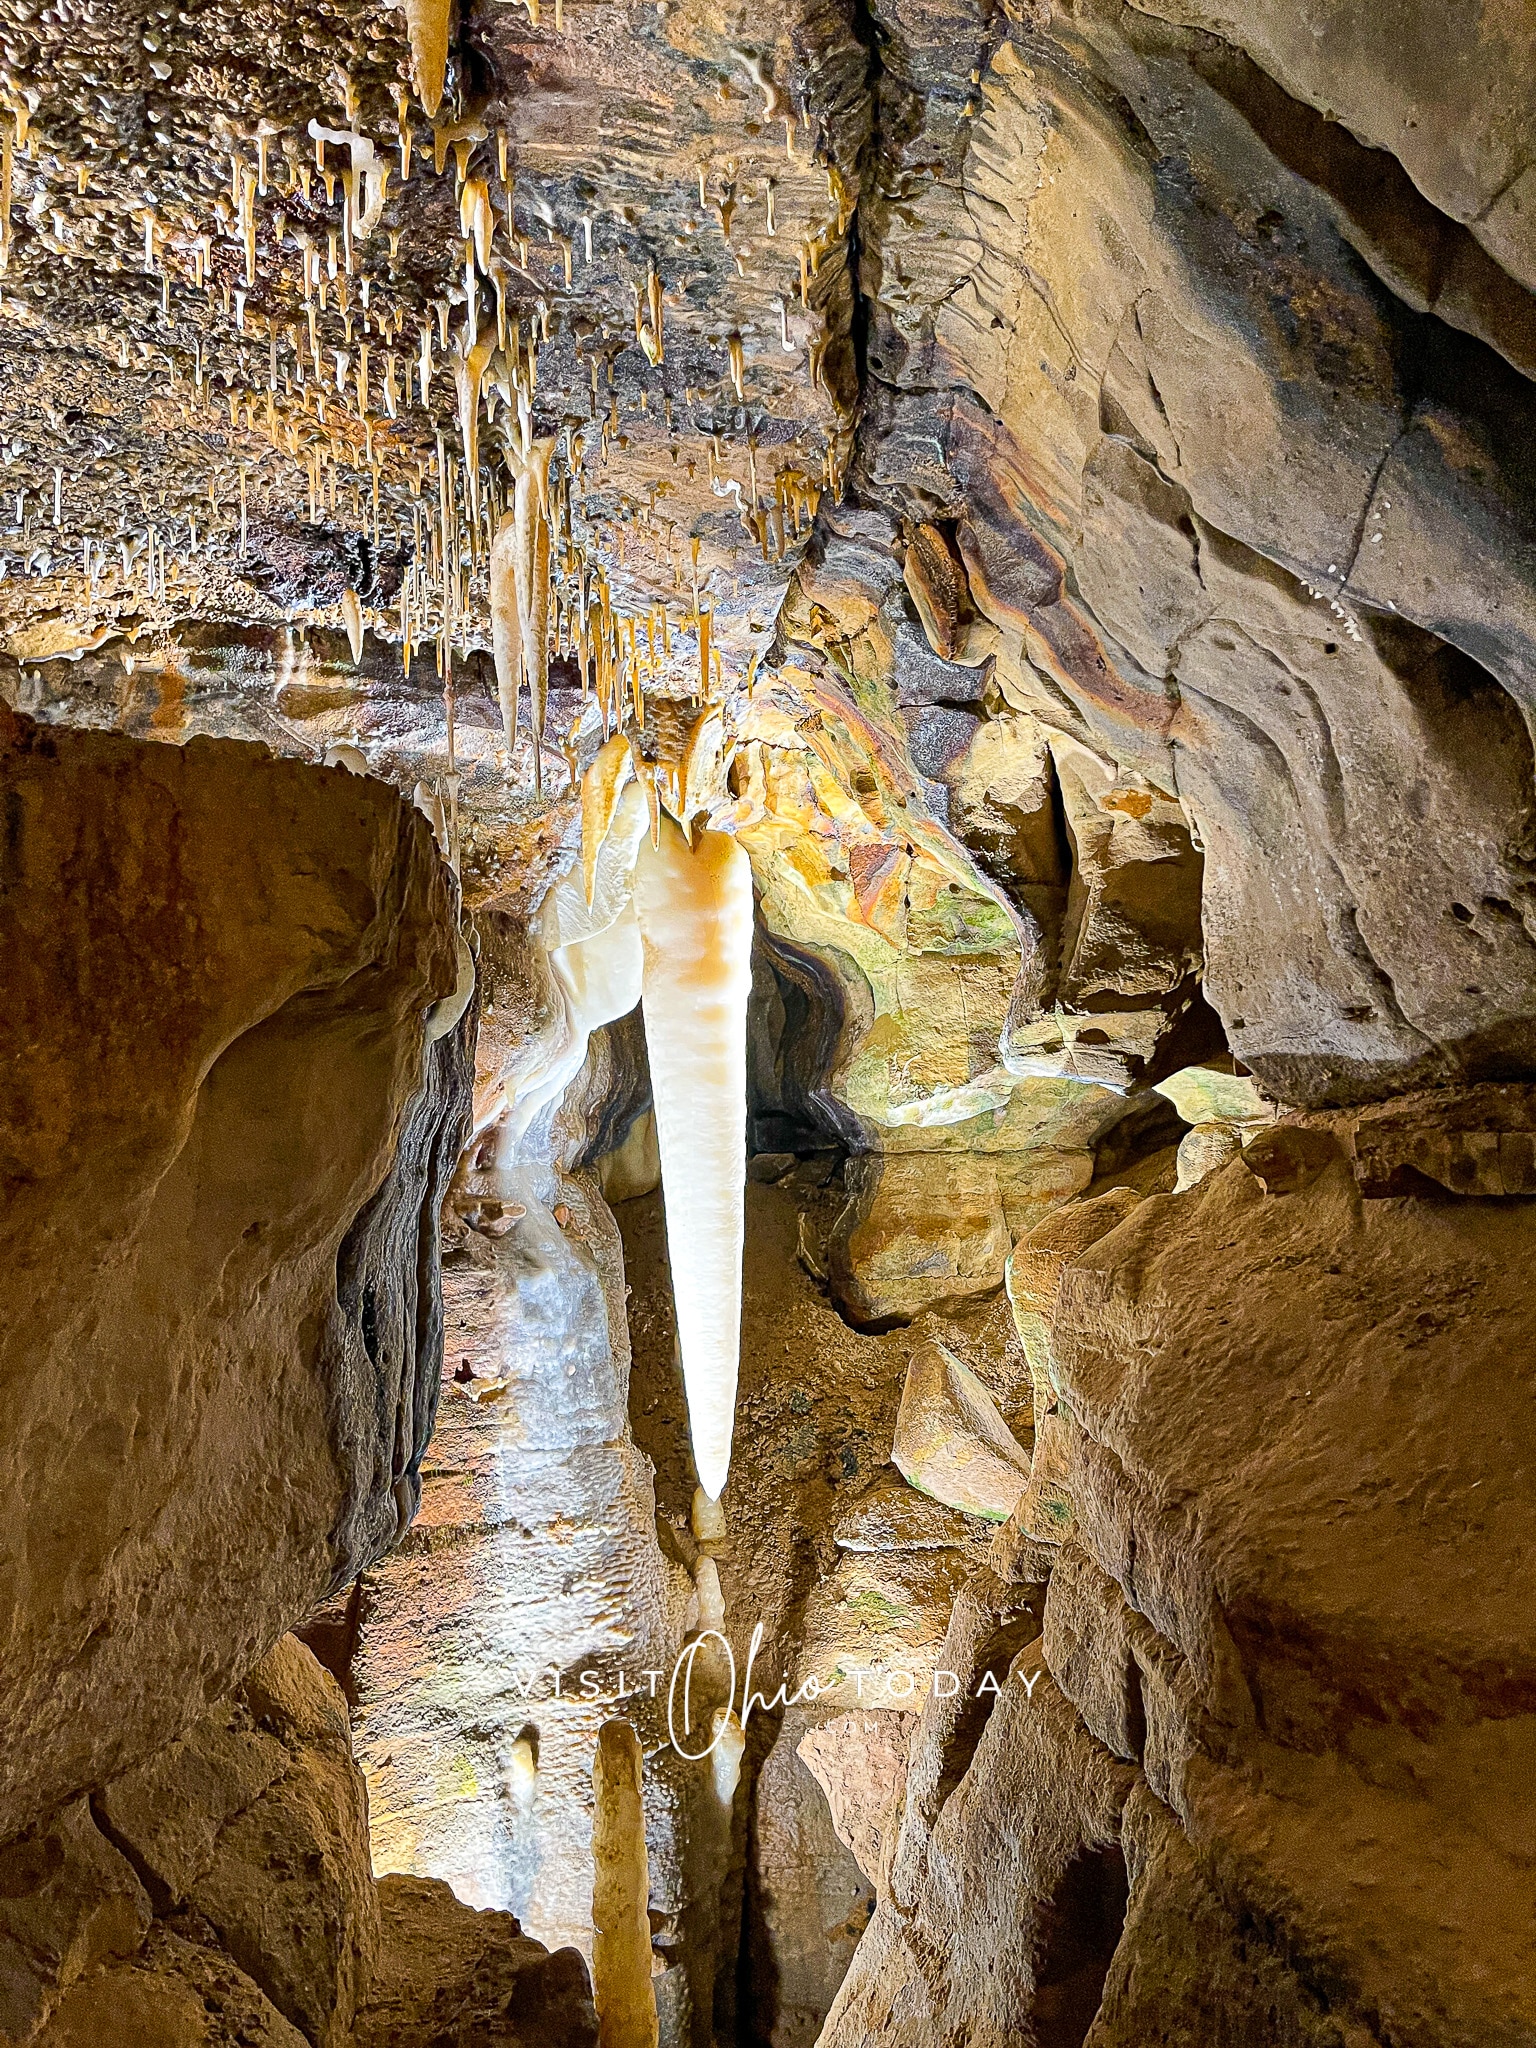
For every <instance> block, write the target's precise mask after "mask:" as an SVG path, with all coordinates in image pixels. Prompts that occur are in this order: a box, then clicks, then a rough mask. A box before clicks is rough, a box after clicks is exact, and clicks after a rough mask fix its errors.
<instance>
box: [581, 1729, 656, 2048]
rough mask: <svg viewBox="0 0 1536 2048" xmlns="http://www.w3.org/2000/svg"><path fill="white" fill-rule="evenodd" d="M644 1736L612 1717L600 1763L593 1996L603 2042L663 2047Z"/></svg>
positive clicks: (603, 2046) (596, 1764)
mask: <svg viewBox="0 0 1536 2048" xmlns="http://www.w3.org/2000/svg"><path fill="white" fill-rule="evenodd" d="M640 1766H641V1758H640V1740H639V1737H638V1736H637V1735H636V1734H635V1731H634V1729H633V1728H632V1727H631V1726H630V1724H629V1722H628V1721H605V1722H604V1723H603V1726H602V1727H601V1729H600V1730H599V1731H598V1737H597V1755H596V1756H595V1758H594V1759H593V1763H592V1794H593V1813H592V1862H593V1880H592V1927H593V1937H592V1996H593V2001H594V2003H595V2004H596V2006H597V2038H598V2048H656V2043H657V2040H658V2038H659V2034H660V2029H659V2026H658V2023H657V2018H656V1994H655V1991H654V1990H653V1989H652V1987H651V1921H650V1864H649V1860H648V1858H647V1855H646V1848H645V1807H644V1805H643V1803H642V1801H641V1796H640V1789H641V1778H640Z"/></svg>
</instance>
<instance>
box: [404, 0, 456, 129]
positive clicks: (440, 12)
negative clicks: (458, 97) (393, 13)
mask: <svg viewBox="0 0 1536 2048" xmlns="http://www.w3.org/2000/svg"><path fill="white" fill-rule="evenodd" d="M452 12H453V0H405V27H406V34H407V36H408V37H409V39H410V45H411V72H412V77H413V81H414V83H415V86H416V97H417V98H418V99H419V100H420V101H421V104H422V109H423V111H424V112H425V114H426V117H427V119H428V120H429V121H433V120H435V119H436V118H437V110H438V108H439V107H440V106H441V105H442V101H443V82H444V79H445V78H446V76H447V71H448V20H449V16H450V15H451V14H452Z"/></svg>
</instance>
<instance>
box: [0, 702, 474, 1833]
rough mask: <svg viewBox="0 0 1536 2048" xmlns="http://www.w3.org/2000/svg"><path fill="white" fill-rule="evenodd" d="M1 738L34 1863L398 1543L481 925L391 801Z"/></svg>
mask: <svg viewBox="0 0 1536 2048" xmlns="http://www.w3.org/2000/svg"><path fill="white" fill-rule="evenodd" d="M3 717H4V721H5V722H4V725H3V729H0V783H3V794H4V802H5V804H6V806H7V807H8V808H7V814H8V815H9V816H10V817H11V818H12V820H13V829H12V834H11V840H10V848H11V850H10V853H9V855H8V862H9V865H8V870H7V888H6V891H5V895H4V903H3V909H0V944H3V947H4V952H5V955H6V957H7V959H8V960H9V962H10V963H11V965H10V972H9V999H8V1001H7V1004H6V1006H5V1014H4V1026H3V1028H4V1031H5V1033H6V1052H5V1057H4V1059H3V1061H0V1069H3V1073H4V1076H5V1080H4V1083H3V1091H4V1101H3V1104H0V1122H3V1124H4V1127H5V1131H6V1141H5V1150H4V1159H3V1171H4V1175H5V1194H6V1220H7V1241H8V1245H9V1247H10V1256H11V1265H10V1275H11V1278H10V1286H11V1302H10V1307H11V1313H10V1314H9V1315H8V1317H7V1323H6V1332H5V1336H4V1338H3V1339H0V1390H3V1393H4V1398H5V1401H6V1404H7V1410H8V1414H9V1418H10V1423H9V1427H8V1429H7V1432H6V1440H5V1449H4V1452H3V1453H0V1463H3V1466H4V1473H5V1480H6V1491H7V1498H8V1500H9V1501H10V1509H9V1512H8V1514H7V1517H6V1525H5V1535H4V1538H3V1539H0V1540H3V1545H4V1550H5V1558H6V1563H5V1568H4V1570H3V1572H0V1579H3V1582H4V1585H5V1587H6V1591H5V1594H4V1596H3V1627H0V1644H3V1647H0V1718H3V1719H4V1721H5V1724H6V1725H7V1726H8V1727H17V1728H25V1729H26V1731H27V1740H26V1741H25V1742H24V1743H23V1742H15V1743H11V1744H9V1745H8V1746H7V1748H6V1751H5V1754H4V1756H3V1757H0V1835H8V1834H11V1833H13V1832H15V1831H16V1829H18V1828H19V1827H21V1826H23V1825H25V1824H26V1823H27V1822H28V1821H29V1820H31V1819H33V1818H34V1817H36V1816H38V1815H40V1814H42V1813H44V1812H46V1811H48V1810H50V1809H51V1808H53V1807H54V1806H56V1805H57V1804H58V1802H59V1801H60V1800H61V1799H62V1798H64V1797H66V1796H67V1795H69V1794H70V1793H72V1792H73V1791H74V1790H75V1789H77V1788H79V1787H81V1786H83V1785H85V1784H89V1783H101V1782H102V1781H103V1780H105V1779H107V1778H109V1777H111V1776H112V1775H114V1774H115V1773H116V1772H117V1771H118V1770H120V1769H121V1768H122V1767H123V1766H124V1765H125V1764H127V1763H130V1762H133V1761H136V1760H137V1759H138V1758H140V1757H142V1756H144V1755H146V1754H147V1753H148V1752H150V1751H151V1750H153V1749H155V1748H157V1747H158V1746H160V1745H161V1744H163V1743H164V1742H165V1741H167V1740H168V1739H169V1738H170V1737H171V1736H173V1735H174V1734H175V1733H176V1732H177V1730H178V1729H179V1728H181V1727H182V1726H184V1725H186V1724H187V1723H188V1722H189V1721H190V1720H193V1719H195V1718H196V1717H197V1715H198V1714H199V1713H200V1712H201V1711H202V1710H203V1709H204V1707H205V1706H206V1705H207V1704H208V1702H209V1701H210V1700H212V1699H215V1698H217V1697H219V1696H220V1695H221V1694H222V1693H223V1692H225V1691H226V1690H227V1689H228V1687H229V1686H230V1684H231V1683H232V1682H233V1680H234V1679H235V1678H236V1677H237V1676H238V1675H239V1674H240V1673H241V1672H242V1671H244V1670H247V1669H249V1667H250V1665H251V1664H252V1663H253V1661H254V1660H255V1659H256V1658H257V1657H258V1656H260V1655H261V1654H262V1652H263V1651H265V1650H266V1649H267V1648H268V1647H269V1646H270V1645H271V1643H272V1642H273V1641H274V1640H275V1639H276V1638H277V1637H278V1636H279V1635H280V1634H281V1633H282V1631H283V1629H284V1628H285V1627H286V1626H288V1625H289V1624H290V1623H292V1622H294V1621H297V1620H300V1619H301V1618H302V1617H303V1616H304V1614H306V1613H307V1612H308V1610H309V1609H310V1608H311V1607H312V1606H313V1604H314V1602H315V1600H316V1599H317V1598H318V1597H319V1596H320V1595H321V1594H323V1593H324V1592H325V1591H326V1590H327V1589H328V1588H329V1587H330V1586H332V1585H333V1584H335V1583H339V1582H344V1581H345V1580H346V1579H347V1578H349V1577H350V1576H353V1575H355V1573H356V1571H357V1569H358V1568H359V1566H360V1565H361V1564H362V1563H364V1562H365V1561H366V1560H367V1559H369V1558H371V1557H374V1556H376V1555H377V1554H378V1553H379V1552H380V1551H381V1550H383V1549H384V1548H386V1547H387V1546H388V1545H389V1544H390V1543H391V1542H393V1541H394V1539H395V1537H396V1536H397V1534H398V1533H399V1531H400V1529H401V1528H402V1526H403V1525H404V1522H405V1520H406V1519H407V1518H408V1516H409V1514H410V1512H411V1509H412V1506H413V1505H414V1499H415V1489H416V1485H417V1481H416V1477H415V1474H416V1471H417V1467H418V1464H419V1460H420V1457H421V1453H422V1450H423V1448H424V1445H425V1441H426V1435H427V1432H428V1429H429V1428H430V1422H431V1414H432V1404H433V1401H434V1399H435V1393H436V1386H435V1382H436V1344H437V1341H438V1339H437V1333H438V1323H437V1320H436V1318H437V1313H438V1311H437V1291H436V1280H435V1245H436V1229H437V1222H436V1208H437V1203H438V1201H439V1200H440V1196H441V1191H442V1188H443V1186H444V1185H445V1184H446V1173H445V1172H444V1166H445V1161H446V1158H447V1157H450V1156H451V1155H452V1153H453V1152H454V1151H455V1150H456V1148H457V1145H458V1142H459V1134H460V1130H461V1128H462V1125H461V1121H460V1119H461V1116H462V1113H463V1108H464V1104H465V1095H466V1093H467V1089H466V1082H467V1076H466V1075H464V1074H463V1073H462V1070H461V1068H457V1067H455V1066H454V1064H453V1062H454V1060H455V1059H456V1058H458V1059H461V1057H462V1055H461V1053H460V1052H459V1051H458V1040H457V1039H456V1038H449V1039H445V1040H443V1041H441V1042H440V1044H439V1046H438V1047H437V1048H436V1052H437V1055H438V1057H437V1058H436V1059H434V1061H433V1062H432V1064H431V1065H430V1067H429V1069H428V1071H427V1074H426V1076H425V1081H424V1075H423V1033H422V1025H423V1018H424V1015H425V1012H426V1010H427V1009H428V1008H429V1006H430V1005H431V1004H432V1003H433V1002H434V1001H435V1000H436V999H437V998H439V997H440V996H442V995H444V994H446V993H447V992H448V990H449V989H450V988H451V986H452V985H453V981H454V978H455V967H454V941H453V929H454V921H453V911H452V904H451V901H450V890H449V883H448V880H447V876H446V871H445V870H444V869H443V867H442V865H441V863H440V861H439V860H438V857H437V855H436V853H435V851H434V850H433V848H432V845H431V841H430V837H429V834H428V832H427V828H426V826H425V823H424V822H423V821H422V820H421V818H420V817H419V815H418V814H417V813H416V812H414V811H413V810H411V809H410V808H409V807H408V806H407V805H405V804H403V803H402V802H401V801H400V799H399V798H398V797H397V796H396V795H395V794H394V792H393V791H391V790H388V789H386V788H384V787H383V786H382V785H380V784H378V783H376V782H373V781H371V780H368V779H366V778H362V777H358V776H353V775H348V774H345V773H344V772H338V771H334V770H324V769H317V768H310V767H306V766H302V765H300V764H299V763H296V762H292V761H274V760H272V759H271V758H269V757H268V756H267V755H266V754H265V753H264V751H263V750H261V749H260V748H256V747H251V746H245V745H236V744H233V743H229V742H215V741H200V742H196V743H193V744H191V745H189V746H187V747H185V748H177V747H169V746H163V745H154V744H149V743H145V742H140V741H135V740H129V739H123V738H119V737H116V736H114V735H109V734H99V733H75V732H68V731H62V730H44V729H41V728H36V727H33V726H31V725H30V724H29V723H27V722H26V721H24V720H17V719H14V718H12V717H11V715H10V714H9V713H4V714H3ZM61 875H77V876H85V875H88V876H89V886H88V887H87V886H84V885H83V884H82V886H80V887H69V888H65V889H62V890H61V888H60V886H59V878H60V876H61ZM468 1028H469V1027H468V1026H466V1027H465V1029H466V1030H467V1029H468ZM64 1530H67V1531H68V1539H67V1541H66V1540H64V1538H63V1536H62V1535H61V1534H60V1532H61V1531H64ZM85 1642H89V1643H90V1644H91V1645H92V1649H91V1653H90V1655H89V1656H81V1654H80V1645H81V1644H82V1643H85Z"/></svg>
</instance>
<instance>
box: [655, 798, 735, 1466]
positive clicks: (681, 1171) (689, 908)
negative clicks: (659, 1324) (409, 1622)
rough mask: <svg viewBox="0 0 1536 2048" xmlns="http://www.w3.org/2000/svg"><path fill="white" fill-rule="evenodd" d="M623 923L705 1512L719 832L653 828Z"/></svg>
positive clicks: (731, 1224)
mask: <svg viewBox="0 0 1536 2048" xmlns="http://www.w3.org/2000/svg"><path fill="white" fill-rule="evenodd" d="M635 912H636V915H637V917H638V918H639V921H640V935H641V938H642V939H643V941H644V945H645V967H644V979H643V990H644V1016H645V1044H646V1051H647V1053H648V1055H649V1058H650V1066H651V1088H652V1092H653V1093H654V1096H655V1100H656V1134H657V1139H658V1142H659V1145H660V1150H661V1183H662V1194H663V1198H664V1200H665V1202H666V1211H667V1256H668V1260H669V1262H670V1264H671V1268H672V1295H673V1300H674V1303H675V1305H676V1309H677V1335H678V1344H679V1347H680V1349H681V1351H682V1360H683V1383H684V1385H685V1386H686V1388H687V1392H688V1423H689V1429H690V1432H691V1434H692V1437H693V1461H694V1464H695V1466H696V1468H697V1470H698V1474H699V1481H700V1484H701V1485H702V1486H703V1488H704V1491H705V1492H706V1493H707V1494H708V1495H709V1496H710V1498H711V1499H713V1500H718V1499H719V1497H720V1492H721V1489H722V1488H723V1487H724V1485H725V1479H726V1473H727V1472H728V1470H729V1469H730V1462H731V1431H732V1427H733V1424H734V1421H735V1415H736V1372H737V1365H738V1358H739V1353H740V1348H741V1256H742V1236H743V1202H744V1193H745V1181H746V1124H747V997H748V994H749V993H750V990H751V986H752V867H751V863H750V862H749V861H748V859H747V856H746V854H745V852H744V851H743V850H742V848H741V847H740V846H738V845H737V843H736V841H735V840H734V839H733V838H731V836H730V835H729V834H728V833H725V832H709V831H703V832H698V833H696V834H695V835H694V842H693V844H692V846H690V845H689V843H688V841H687V840H686V839H685V838H684V836H683V834H682V832H681V831H680V829H679V828H678V827H677V826H676V825H674V824H673V822H672V820H671V819H670V818H668V817H663V818H662V820H661V831H660V835H659V843H658V844H657V845H656V846H654V847H653V846H652V845H651V843H650V842H649V841H648V840H646V841H643V842H642V844H641V847H640V851H639V856H638V859H637V860H636V863H635Z"/></svg>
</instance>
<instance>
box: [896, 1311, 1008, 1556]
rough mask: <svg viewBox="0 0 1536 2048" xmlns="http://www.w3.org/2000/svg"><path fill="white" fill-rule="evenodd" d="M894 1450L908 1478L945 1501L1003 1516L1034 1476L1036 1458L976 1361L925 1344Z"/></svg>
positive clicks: (906, 1393) (912, 1372) (915, 1361)
mask: <svg viewBox="0 0 1536 2048" xmlns="http://www.w3.org/2000/svg"><path fill="white" fill-rule="evenodd" d="M891 1456H892V1458H893V1459H894V1460H895V1462H896V1465H897V1467H898V1469H899V1470H900V1472H901V1473H902V1476H903V1477H904V1478H906V1479H907V1480H908V1481H910V1483H911V1484H912V1485H913V1486H915V1487H917V1488H919V1490H920V1491H921V1492H923V1493H926V1494H931V1495H932V1497H933V1498H934V1499H935V1500H939V1501H943V1503H944V1504H945V1506H946V1507H951V1508H963V1509H964V1510H965V1512H966V1513H967V1514H972V1515H986V1516H987V1517H988V1518H989V1519H991V1520H992V1521H997V1522H1004V1521H1006V1520H1007V1519H1008V1517H1009V1515H1011V1514H1012V1512H1013V1509H1014V1506H1015V1503H1016V1502H1017V1501H1018V1498H1019V1495H1020V1494H1021V1493H1022V1492H1023V1491H1024V1488H1025V1486H1026V1484H1027V1483H1028V1480H1029V1458H1028V1455H1027V1454H1026V1453H1025V1451H1024V1450H1023V1448H1022V1447H1021V1445H1020V1444H1019V1443H1018V1441H1017V1439H1016V1438H1015V1437H1014V1435H1013V1433H1012V1431H1011V1430H1010V1429H1009V1427H1008V1425H1007V1423H1006V1422H1004V1420H1003V1418H1002V1416H1001V1415H1000V1414H999V1413H998V1409H997V1403H996V1402H995V1401H994V1400H993V1399H992V1396H991V1395H990V1394H989V1393H988V1392H987V1390H986V1388H985V1387H984V1386H983V1385H982V1384H981V1381H980V1380H979V1379H977V1377H976V1375H975V1373H973V1372H972V1371H971V1369H970V1367H969V1366H966V1365H962V1364H961V1362H960V1360H959V1359H958V1358H956V1357H955V1355H954V1353H953V1352H952V1351H947V1350H946V1349H945V1348H944V1346H943V1345H942V1344H935V1343H929V1344H921V1345H919V1346H918V1348H917V1350H916V1351H914V1352H913V1354H912V1362H911V1364H910V1365H909V1366H908V1367H907V1384H906V1387H905V1388H904V1390H903V1392H902V1397H901V1412H900V1414H899V1415H898V1416H897V1418H896V1441H895V1444H894V1445H893V1446H892V1450H891Z"/></svg>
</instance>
